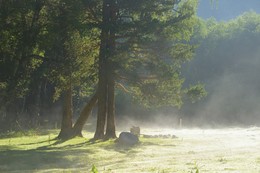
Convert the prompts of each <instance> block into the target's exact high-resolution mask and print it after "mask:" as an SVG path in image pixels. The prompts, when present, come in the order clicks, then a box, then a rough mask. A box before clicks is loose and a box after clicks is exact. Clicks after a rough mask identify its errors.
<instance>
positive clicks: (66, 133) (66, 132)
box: [58, 86, 72, 139]
mask: <svg viewBox="0 0 260 173" xmlns="http://www.w3.org/2000/svg"><path fill="white" fill-rule="evenodd" d="M71 131H72V87H71V86H70V87H69V89H68V90H67V91H66V92H65V95H64V105H63V113H62V122H61V131H60V133H59V135H58V139H68V138H70V137H71Z"/></svg>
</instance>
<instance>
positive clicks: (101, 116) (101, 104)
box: [94, 0, 110, 140]
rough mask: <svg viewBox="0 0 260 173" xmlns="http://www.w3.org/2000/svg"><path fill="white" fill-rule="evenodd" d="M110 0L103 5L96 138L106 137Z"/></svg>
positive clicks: (106, 0)
mask: <svg viewBox="0 0 260 173" xmlns="http://www.w3.org/2000/svg"><path fill="white" fill-rule="evenodd" d="M109 8H110V7H109V0H104V1H103V7H102V21H103V22H102V30H101V38H100V40H101V43H100V50H99V62H98V63H99V74H98V79H99V81H98V115H97V126H96V132H95V135H94V139H95V140H97V139H103V138H104V129H105V123H106V114H107V74H106V71H107V59H108V52H109V47H108V36H109V27H108V26H109V18H110V17H109Z"/></svg>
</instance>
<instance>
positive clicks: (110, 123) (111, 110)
mask: <svg viewBox="0 0 260 173" xmlns="http://www.w3.org/2000/svg"><path fill="white" fill-rule="evenodd" d="M107 102H108V103H107V105H108V109H107V111H108V112H107V126H106V135H105V139H110V138H116V128H115V81H114V78H113V77H112V74H111V75H110V77H109V81H108V99H107Z"/></svg>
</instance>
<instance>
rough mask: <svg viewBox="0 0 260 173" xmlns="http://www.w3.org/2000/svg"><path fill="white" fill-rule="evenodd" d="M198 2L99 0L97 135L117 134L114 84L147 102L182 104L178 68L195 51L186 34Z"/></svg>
mask: <svg viewBox="0 0 260 173" xmlns="http://www.w3.org/2000/svg"><path fill="white" fill-rule="evenodd" d="M196 4H197V1H171V0H168V1H149V3H148V2H147V1H131V2H128V1H124V0H122V1H114V0H104V1H103V9H102V14H103V18H102V22H103V23H102V24H101V46H100V54H99V85H98V87H99V88H98V120H97V128H96V133H95V136H94V138H95V139H102V138H103V137H104V136H105V137H106V138H111V137H112V138H113V137H115V123H114V103H113V102H114V88H115V83H117V84H118V86H121V87H122V88H124V89H125V88H126V87H124V86H123V85H125V86H127V87H128V88H129V90H130V92H129V93H132V94H133V95H134V97H135V98H138V99H139V100H141V102H143V103H144V104H146V105H147V106H148V105H156V104H157V105H171V106H173V105H174V106H180V105H181V104H182V99H181V98H182V96H183V95H184V94H185V93H187V91H188V90H183V88H182V83H183V79H180V73H179V69H180V67H181V64H182V63H183V62H185V61H186V60H189V59H190V58H191V57H192V55H193V50H194V45H191V44H189V38H190V36H191V34H192V28H193V25H194V24H195V20H194V18H193V16H194V14H195V8H196ZM196 89H201V88H196ZM193 90H194V88H193ZM200 93H201V92H198V94H200ZM110 98H111V100H109V99H110ZM158 103H159V104H158ZM105 122H107V128H106V134H105V135H104V127H105Z"/></svg>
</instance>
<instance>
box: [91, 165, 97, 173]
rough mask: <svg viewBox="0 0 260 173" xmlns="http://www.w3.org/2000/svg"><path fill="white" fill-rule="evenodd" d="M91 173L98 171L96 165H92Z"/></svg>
mask: <svg viewBox="0 0 260 173" xmlns="http://www.w3.org/2000/svg"><path fill="white" fill-rule="evenodd" d="M91 173H98V170H97V168H96V166H95V165H92V168H91Z"/></svg>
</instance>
